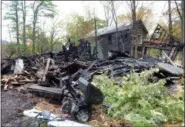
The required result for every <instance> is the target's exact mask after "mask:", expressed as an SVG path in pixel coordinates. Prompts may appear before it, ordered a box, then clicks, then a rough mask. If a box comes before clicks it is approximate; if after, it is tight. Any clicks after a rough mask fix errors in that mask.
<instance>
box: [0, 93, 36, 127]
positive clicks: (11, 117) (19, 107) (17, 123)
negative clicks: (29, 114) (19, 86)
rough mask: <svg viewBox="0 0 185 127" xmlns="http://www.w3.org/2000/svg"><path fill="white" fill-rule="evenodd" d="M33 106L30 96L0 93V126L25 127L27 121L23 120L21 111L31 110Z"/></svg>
mask: <svg viewBox="0 0 185 127" xmlns="http://www.w3.org/2000/svg"><path fill="white" fill-rule="evenodd" d="M35 104H36V103H35V102H34V101H33V100H32V99H31V95H30V94H21V93H18V92H17V91H15V90H10V91H1V126H2V127H26V124H27V123H28V121H27V120H25V119H24V117H23V111H24V110H26V109H31V108H33V106H34V105H35Z"/></svg>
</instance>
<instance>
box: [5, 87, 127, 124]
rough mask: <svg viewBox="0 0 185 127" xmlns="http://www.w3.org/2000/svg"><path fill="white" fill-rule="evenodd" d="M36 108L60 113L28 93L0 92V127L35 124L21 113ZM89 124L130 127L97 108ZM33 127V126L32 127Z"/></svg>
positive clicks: (57, 107)
mask: <svg viewBox="0 0 185 127" xmlns="http://www.w3.org/2000/svg"><path fill="white" fill-rule="evenodd" d="M33 107H36V108H37V109H40V110H48V111H50V112H52V113H55V114H58V113H60V108H61V107H60V105H58V104H51V103H49V100H48V99H44V98H40V97H36V96H34V95H32V94H29V93H24V94H22V93H19V92H18V91H16V90H9V91H1V125H2V127H27V126H28V125H29V126H30V125H35V122H33V121H31V120H29V119H25V117H24V116H23V111H24V110H27V109H32V108H33ZM89 124H91V125H93V126H96V127H130V125H129V124H128V123H127V122H124V121H119V120H112V119H110V118H109V117H107V116H106V115H105V114H104V113H103V112H102V110H101V108H100V107H99V106H96V107H94V106H93V108H92V116H91V120H90V121H89ZM32 127H33V126H32Z"/></svg>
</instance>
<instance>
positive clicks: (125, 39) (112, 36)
mask: <svg viewBox="0 0 185 127" xmlns="http://www.w3.org/2000/svg"><path fill="white" fill-rule="evenodd" d="M135 24H136V27H135V30H134V29H133V23H121V24H118V33H117V30H116V26H110V27H105V28H101V29H98V30H97V57H98V58H99V59H107V58H108V52H109V51H120V52H122V53H124V52H127V53H128V54H130V55H133V53H134V50H133V48H132V45H133V44H137V45H138V48H140V47H142V43H143V40H144V39H145V38H146V36H147V34H148V31H147V29H146V27H145V25H144V24H143V22H142V20H137V21H136V23H135ZM116 36H117V41H116ZM86 38H88V39H89V40H90V42H91V43H92V54H96V52H95V51H96V49H95V48H96V44H95V39H94V38H95V31H92V32H91V33H89V34H87V35H86Z"/></svg>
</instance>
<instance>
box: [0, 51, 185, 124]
mask: <svg viewBox="0 0 185 127" xmlns="http://www.w3.org/2000/svg"><path fill="white" fill-rule="evenodd" d="M17 59H21V60H23V64H24V66H23V67H24V69H23V71H21V72H19V73H18V74H16V73H15V71H13V70H15V65H16V64H15V63H16V62H15V61H16V60H17ZM1 65H2V70H1V72H2V74H8V73H9V75H3V76H2V79H1V83H2V87H3V88H4V90H7V89H8V88H11V87H16V86H20V85H25V84H28V83H29V86H28V91H29V92H31V93H35V94H37V95H39V96H43V97H49V98H52V99H56V100H58V102H59V103H60V104H61V107H62V112H63V113H67V114H71V115H72V116H73V117H74V119H76V120H78V121H80V122H87V121H88V120H89V119H90V112H91V111H90V110H91V105H93V104H101V103H102V102H103V100H104V95H103V93H102V92H101V91H100V90H99V89H98V88H96V87H95V86H94V85H93V84H92V82H91V81H92V79H93V76H94V75H101V74H103V73H106V74H107V75H108V76H109V78H115V77H120V76H124V75H127V74H129V73H130V72H142V71H143V70H146V69H150V68H154V67H158V68H159V69H160V73H157V74H156V75H157V76H158V77H159V78H167V79H168V80H169V82H170V83H171V84H173V83H174V82H175V81H176V80H177V79H179V77H180V75H182V74H183V69H181V68H179V67H176V66H173V65H170V64H167V63H159V62H156V61H154V60H153V59H145V58H143V59H135V58H132V57H130V56H128V55H126V54H121V55H118V54H117V55H115V56H113V57H111V58H110V59H108V60H92V61H87V60H85V61H82V60H79V59H77V58H75V57H71V59H70V60H67V61H66V60H65V59H64V55H63V54H62V53H56V54H54V53H47V54H43V55H34V56H29V57H25V56H24V57H18V58H15V59H6V60H4V61H3V62H2V63H1ZM13 72H14V74H13Z"/></svg>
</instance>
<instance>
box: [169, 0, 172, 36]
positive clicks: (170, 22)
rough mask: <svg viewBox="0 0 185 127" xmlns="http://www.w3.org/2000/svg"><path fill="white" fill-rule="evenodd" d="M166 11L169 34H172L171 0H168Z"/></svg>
mask: <svg viewBox="0 0 185 127" xmlns="http://www.w3.org/2000/svg"><path fill="white" fill-rule="evenodd" d="M168 13H169V34H170V38H171V36H172V16H171V1H170V0H168Z"/></svg>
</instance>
